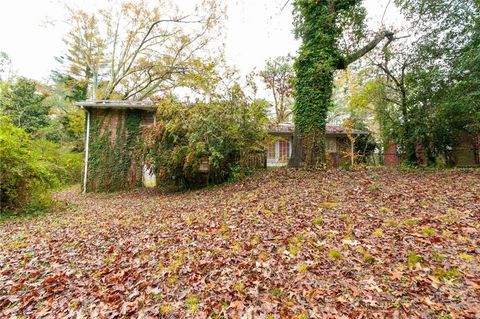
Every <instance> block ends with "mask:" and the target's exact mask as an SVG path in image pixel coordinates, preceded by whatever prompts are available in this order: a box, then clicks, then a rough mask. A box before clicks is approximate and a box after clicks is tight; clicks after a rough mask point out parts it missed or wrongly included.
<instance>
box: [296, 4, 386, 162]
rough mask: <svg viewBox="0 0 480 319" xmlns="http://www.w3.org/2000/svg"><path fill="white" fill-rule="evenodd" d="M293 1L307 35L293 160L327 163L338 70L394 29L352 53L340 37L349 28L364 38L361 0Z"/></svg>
mask: <svg viewBox="0 0 480 319" xmlns="http://www.w3.org/2000/svg"><path fill="white" fill-rule="evenodd" d="M293 5H294V25H295V36H296V37H297V38H298V39H301V40H302V44H301V47H300V51H299V55H298V58H297V59H296V61H295V64H294V68H295V71H296V81H295V86H294V88H295V90H294V92H295V104H294V109H293V110H294V121H295V126H296V129H297V130H298V131H297V132H296V133H295V139H296V143H295V145H296V146H295V147H294V150H293V154H292V159H291V161H290V165H291V166H299V165H302V164H305V165H307V166H317V165H319V164H322V165H323V163H325V125H326V119H327V113H328V109H329V107H330V104H331V97H332V91H333V80H334V73H335V71H336V70H337V69H345V68H346V67H347V66H348V65H349V64H351V63H353V62H355V61H357V60H358V59H360V58H361V57H363V56H364V55H365V54H367V53H368V52H370V51H371V50H373V49H374V48H375V47H376V46H377V45H378V44H379V43H380V42H381V41H382V40H383V39H384V38H385V37H387V38H393V34H392V33H391V32H387V31H382V32H380V33H378V34H377V35H376V36H375V37H374V38H373V40H371V41H370V42H368V43H366V44H365V45H364V46H363V47H361V48H358V49H357V50H355V51H353V52H351V53H349V52H348V51H347V50H346V48H342V47H341V46H340V44H339V39H340V37H341V36H342V34H344V32H345V31H350V32H349V33H350V37H351V40H352V39H355V38H357V39H360V40H361V39H363V38H364V32H363V30H364V19H365V15H366V12H365V9H364V8H363V7H362V1H360V0H328V1H318V0H295V1H294V2H293ZM350 42H354V41H350ZM359 42H360V43H361V41H359ZM299 139H301V140H302V142H299Z"/></svg>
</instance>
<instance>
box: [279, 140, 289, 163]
mask: <svg viewBox="0 0 480 319" xmlns="http://www.w3.org/2000/svg"><path fill="white" fill-rule="evenodd" d="M279 143H280V154H279V155H280V156H279V160H280V161H287V160H288V159H289V158H290V143H289V142H288V141H285V140H280V141H279Z"/></svg>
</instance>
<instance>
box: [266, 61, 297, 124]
mask: <svg viewBox="0 0 480 319" xmlns="http://www.w3.org/2000/svg"><path fill="white" fill-rule="evenodd" d="M292 60H293V58H292V57H291V56H283V57H278V58H275V59H271V60H268V61H267V62H266V65H265V68H264V69H263V70H262V71H260V73H259V75H260V77H261V78H262V80H263V82H264V83H265V85H266V87H267V89H269V90H270V92H271V93H272V96H273V107H274V108H275V120H276V121H277V122H278V123H282V122H287V121H289V120H290V116H291V113H292V103H293V88H292V85H293V80H294V77H295V72H294V70H293V67H292Z"/></svg>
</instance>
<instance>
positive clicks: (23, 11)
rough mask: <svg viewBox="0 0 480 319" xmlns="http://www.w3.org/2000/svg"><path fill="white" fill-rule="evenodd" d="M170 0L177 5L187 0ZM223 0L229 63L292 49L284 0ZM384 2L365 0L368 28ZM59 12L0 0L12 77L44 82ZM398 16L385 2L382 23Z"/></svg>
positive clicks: (61, 30)
mask: <svg viewBox="0 0 480 319" xmlns="http://www.w3.org/2000/svg"><path fill="white" fill-rule="evenodd" d="M152 1H154V0H152ZM174 1H176V2H178V3H179V4H180V3H182V2H183V3H185V2H187V1H189V0H174ZM225 1H227V3H228V20H227V22H226V26H225V27H226V29H225V45H226V46H225V54H226V59H227V62H228V64H229V65H233V66H236V67H237V68H239V69H240V71H241V72H242V73H243V74H246V73H249V72H250V71H252V69H253V68H255V67H256V68H257V69H260V68H261V67H262V66H263V65H264V62H265V60H266V59H268V58H274V57H277V56H281V55H286V54H288V53H292V54H294V53H295V52H296V50H297V48H298V42H297V41H295V40H294V38H293V34H292V31H291V30H292V15H291V7H290V6H287V8H285V10H283V12H281V7H282V6H283V4H284V3H285V0H225ZM291 1H292V0H291ZM68 2H70V3H73V4H75V5H76V6H77V7H80V8H92V7H95V6H98V5H99V4H101V3H102V2H105V0H69V1H68ZM387 2H388V0H365V3H366V7H367V9H368V12H369V17H370V18H369V25H370V27H371V28H372V29H378V27H379V25H380V20H381V17H382V16H383V12H384V9H385V6H386V4H387ZM65 16H66V15H65V11H64V9H63V6H62V5H61V3H60V2H59V1H58V0H1V10H0V51H4V52H6V53H7V54H8V55H9V57H10V59H11V60H12V62H13V69H14V71H16V73H17V74H18V75H23V76H26V77H30V78H33V79H37V80H46V79H48V76H49V74H50V71H51V70H52V69H55V68H56V67H58V64H57V62H56V61H55V59H54V57H55V56H59V55H61V54H62V53H63V52H64V50H65V46H64V44H63V42H62V37H63V36H64V34H65V33H66V32H67V29H66V26H65V25H64V24H62V23H56V24H55V25H52V24H49V23H46V21H49V20H53V21H61V20H63V19H64V18H65ZM398 17H399V15H398V12H397V10H396V8H394V7H393V6H392V5H391V6H390V7H389V9H388V11H387V15H386V16H385V22H386V24H387V25H394V24H395V21H392V20H395V19H398Z"/></svg>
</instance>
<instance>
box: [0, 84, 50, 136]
mask: <svg viewBox="0 0 480 319" xmlns="http://www.w3.org/2000/svg"><path fill="white" fill-rule="evenodd" d="M45 98H46V95H45V94H43V93H40V92H39V91H38V90H37V83H36V82H35V81H33V80H30V79H27V78H24V77H19V78H17V79H15V81H14V82H13V83H12V84H10V85H8V86H6V87H5V88H2V91H1V92H0V114H3V115H7V116H8V117H10V119H11V120H12V122H13V123H14V124H15V125H16V126H18V127H21V128H23V129H25V130H26V131H27V132H29V133H30V132H34V131H36V130H38V129H40V128H42V127H45V126H47V125H48V122H49V118H48V112H49V107H48V106H47V105H45V104H44V103H43V101H44V99H45Z"/></svg>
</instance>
